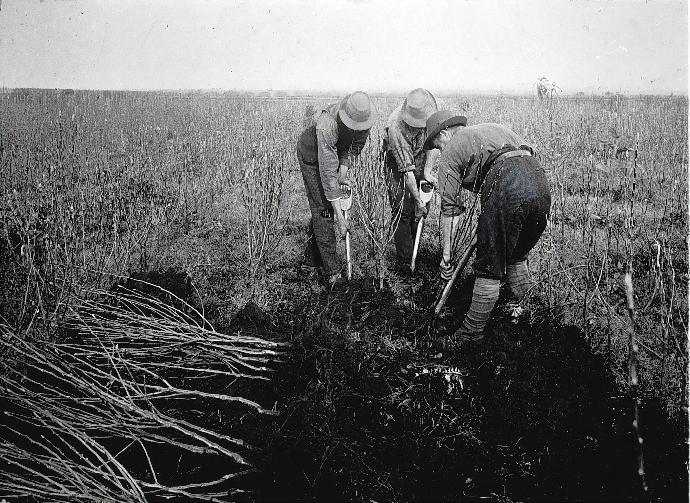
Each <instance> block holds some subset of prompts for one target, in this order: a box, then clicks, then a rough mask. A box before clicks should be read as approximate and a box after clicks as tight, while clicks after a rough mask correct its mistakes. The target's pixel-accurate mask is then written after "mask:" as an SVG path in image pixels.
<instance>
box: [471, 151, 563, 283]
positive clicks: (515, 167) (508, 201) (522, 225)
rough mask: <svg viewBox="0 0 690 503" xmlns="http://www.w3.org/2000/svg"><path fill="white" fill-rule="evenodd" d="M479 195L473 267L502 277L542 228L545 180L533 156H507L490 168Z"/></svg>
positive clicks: (547, 190) (545, 212)
mask: <svg viewBox="0 0 690 503" xmlns="http://www.w3.org/2000/svg"><path fill="white" fill-rule="evenodd" d="M481 198H482V211H481V214H480V215H479V221H478V222H477V255H476V258H475V261H474V270H475V272H476V273H477V275H478V276H481V277H486V278H493V279H499V280H503V279H504V278H505V275H506V266H507V265H508V264H514V263H516V262H521V261H523V260H526V259H527V255H528V253H529V252H530V250H531V249H532V248H533V247H534V245H536V244H537V242H538V241H539V238H540V237H541V235H542V233H543V232H544V229H545V228H546V220H547V218H548V216H549V211H550V208H551V190H550V187H549V182H548V180H547V178H546V173H544V170H543V169H542V167H541V166H540V165H539V162H538V161H537V160H536V159H535V158H534V157H529V156H527V157H511V158H509V159H506V160H505V161H503V162H500V163H498V164H497V165H496V166H493V167H492V168H491V170H490V172H489V174H488V176H487V178H486V180H485V182H484V185H483V188H482V194H481Z"/></svg>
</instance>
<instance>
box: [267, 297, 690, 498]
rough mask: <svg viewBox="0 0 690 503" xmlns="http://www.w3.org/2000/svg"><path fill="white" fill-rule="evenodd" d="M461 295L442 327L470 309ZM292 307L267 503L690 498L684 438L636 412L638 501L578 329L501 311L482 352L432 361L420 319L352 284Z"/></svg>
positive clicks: (618, 403) (630, 464) (626, 419)
mask: <svg viewBox="0 0 690 503" xmlns="http://www.w3.org/2000/svg"><path fill="white" fill-rule="evenodd" d="M360 286H361V285H360ZM466 286H467V285H466ZM460 291H462V292H465V294H463V297H462V298H457V297H456V298H453V299H452V300H451V302H449V313H450V315H449V316H448V317H447V318H446V323H447V325H449V326H450V327H452V326H453V324H454V323H458V322H459V321H458V319H459V317H460V315H461V313H462V309H466V306H467V303H468V302H469V299H468V295H467V293H466V292H467V291H468V289H467V288H462V289H461V290H460ZM469 291H470V292H471V288H470V289H469ZM432 302H433V300H432ZM300 308H301V310H302V316H301V322H300V323H297V324H296V328H295V330H294V332H293V334H292V338H293V340H294V342H295V345H294V347H293V350H292V353H291V357H290V360H289V361H288V362H286V364H285V365H283V366H282V368H281V369H280V371H279V373H278V375H277V376H276V379H274V384H275V386H276V389H275V395H274V396H276V397H277V402H276V404H277V405H276V407H277V409H278V410H280V411H281V412H282V414H281V418H280V420H279V421H278V422H276V423H275V425H274V426H275V430H274V431H272V432H270V433H267V434H266V438H264V439H263V441H262V442H261V443H263V445H265V446H266V449H265V451H264V452H265V458H264V459H263V460H262V461H261V463H260V467H259V468H260V469H261V470H262V474H261V475H260V476H259V480H257V481H256V482H257V486H258V487H260V489H259V490H258V493H257V497H258V499H260V500H269V501H293V500H301V501H303V500H317V501H321V500H328V501H346V500H363V501H369V500H374V501H429V500H431V501H448V500H461V501H473V500H475V501H566V500H578V501H594V500H598V501H626V500H627V501H636V500H647V499H660V500H684V499H686V498H687V494H686V489H687V472H686V470H685V466H686V462H687V448H686V445H685V444H684V441H685V439H686V438H687V427H686V426H685V425H683V424H671V423H669V422H668V419H666V418H665V416H664V414H663V413H662V412H661V410H660V409H659V405H658V404H656V403H651V402H650V403H644V404H643V408H642V424H643V428H644V431H645V435H646V437H647V438H646V442H645V457H646V469H647V480H648V483H649V486H650V492H649V493H648V494H644V493H643V492H642V489H641V483H640V478H639V477H638V475H637V458H636V455H637V445H636V442H635V438H634V435H633V431H632V404H633V402H632V400H631V398H630V397H629V396H627V394H626V393H625V391H624V390H620V389H618V387H617V386H616V384H615V380H614V377H613V375H612V373H611V372H610V371H609V369H608V368H607V364H606V361H605V359H604V358H602V357H601V356H599V355H596V354H594V353H593V352H592V350H591V349H590V346H589V344H588V343H587V341H586V340H585V337H584V335H583V333H582V332H581V331H580V330H579V329H578V328H577V327H573V326H561V325H559V324H558V323H556V322H554V321H552V320H550V319H548V318H547V317H546V316H534V317H533V319H534V320H540V321H536V322H534V323H533V324H530V323H528V321H527V316H522V317H519V318H516V317H514V316H512V315H511V314H505V313H503V311H502V310H501V309H500V306H499V309H497V310H496V315H495V316H494V317H493V318H492V321H491V323H490V326H489V328H488V330H487V336H486V339H485V341H484V342H485V344H484V345H483V347H482V348H481V349H480V350H479V351H477V352H475V353H473V354H458V353H453V352H443V351H442V352H439V351H433V350H430V349H427V348H428V346H429V345H428V344H426V342H428V341H429V339H430V338H433V337H436V336H437V335H438V333H437V332H436V330H437V327H435V326H434V325H433V324H432V323H430V322H429V321H428V317H426V318H425V314H426V313H428V306H418V307H417V308H416V309H415V308H410V306H409V305H407V304H405V303H404V302H401V299H399V298H397V296H396V295H394V294H393V293H392V292H391V291H381V292H376V291H371V290H370V289H364V288H358V285H357V284H356V283H355V284H353V285H352V284H351V285H350V286H349V287H348V288H344V289H342V290H339V291H337V292H322V293H321V294H320V295H319V296H317V297H315V298H312V299H310V300H309V301H308V302H307V303H306V305H302V306H295V313H299V312H300ZM420 320H421V321H420ZM424 320H427V321H424ZM645 425H646V426H645Z"/></svg>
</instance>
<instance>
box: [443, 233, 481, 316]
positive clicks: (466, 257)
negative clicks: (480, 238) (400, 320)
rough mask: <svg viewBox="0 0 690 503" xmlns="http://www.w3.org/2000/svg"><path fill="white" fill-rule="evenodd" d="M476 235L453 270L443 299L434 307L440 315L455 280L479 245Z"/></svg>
mask: <svg viewBox="0 0 690 503" xmlns="http://www.w3.org/2000/svg"><path fill="white" fill-rule="evenodd" d="M474 237H475V235H474V234H473V235H472V238H471V239H472V244H470V245H469V246H468V247H467V250H465V253H463V255H462V258H461V259H460V262H458V265H457V266H455V270H454V271H453V275H452V276H451V277H450V279H449V280H448V283H446V286H445V287H444V288H443V293H442V294H441V300H439V301H438V304H436V308H435V309H434V314H435V315H436V316H438V314H439V313H440V312H441V309H443V306H445V305H446V301H447V300H448V295H449V294H450V290H451V289H452V288H453V284H454V283H455V280H456V279H457V277H458V276H459V275H460V272H461V271H462V270H463V269H464V268H465V266H466V265H467V262H469V260H470V257H471V256H472V253H473V252H474V249H475V248H476V247H477V241H476V239H474Z"/></svg>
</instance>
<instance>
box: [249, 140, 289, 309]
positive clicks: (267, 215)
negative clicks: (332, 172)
mask: <svg viewBox="0 0 690 503" xmlns="http://www.w3.org/2000/svg"><path fill="white" fill-rule="evenodd" d="M287 165H288V162H287V154H286V152H285V149H284V148H276V147H272V146H271V145H270V144H269V142H268V141H266V142H261V143H260V144H259V145H258V148H257V153H256V155H255V157H254V158H252V160H251V162H250V163H248V164H247V165H246V166H245V169H246V172H245V176H244V184H243V187H242V196H241V200H242V204H243V206H244V211H245V236H246V264H245V265H246V271H247V280H248V281H249V284H250V285H254V286H256V285H258V281H259V280H261V279H262V277H263V275H264V273H265V271H266V266H267V264H268V263H269V259H270V258H271V255H272V253H273V252H275V250H276V248H277V247H278V246H279V244H280V242H281V236H282V234H283V229H284V227H285V223H286V222H287V219H288V217H289V209H288V208H286V207H285V206H286V205H285V197H284V186H285V181H286V176H287ZM258 294H259V291H257V290H256V289H254V291H253V295H258Z"/></svg>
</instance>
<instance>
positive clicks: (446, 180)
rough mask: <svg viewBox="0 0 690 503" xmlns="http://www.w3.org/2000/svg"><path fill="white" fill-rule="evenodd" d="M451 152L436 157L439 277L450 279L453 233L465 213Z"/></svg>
mask: <svg viewBox="0 0 690 503" xmlns="http://www.w3.org/2000/svg"><path fill="white" fill-rule="evenodd" d="M450 154H451V152H450V151H446V150H444V151H443V152H442V153H441V155H440V156H439V157H438V160H437V164H438V177H439V193H440V195H441V221H440V223H439V225H440V230H441V249H442V253H443V257H442V259H441V265H440V269H441V277H442V278H443V279H445V280H448V279H450V276H451V275H452V273H453V270H452V266H451V261H452V259H453V251H454V250H453V243H454V239H455V233H456V232H457V229H458V227H459V223H460V216H461V215H462V214H463V213H464V212H465V208H464V207H463V206H462V204H461V190H462V178H461V175H460V173H458V171H457V170H456V169H453V167H452V166H451V160H450V159H451V157H450Z"/></svg>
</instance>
